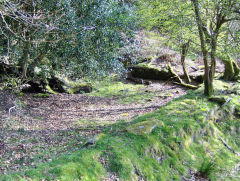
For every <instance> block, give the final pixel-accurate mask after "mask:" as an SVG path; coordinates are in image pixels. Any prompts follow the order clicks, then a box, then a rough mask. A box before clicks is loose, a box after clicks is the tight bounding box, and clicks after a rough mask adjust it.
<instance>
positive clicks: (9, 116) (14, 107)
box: [8, 106, 16, 118]
mask: <svg viewBox="0 0 240 181" xmlns="http://www.w3.org/2000/svg"><path fill="white" fill-rule="evenodd" d="M13 109H16V106H13V107H10V108H9V110H8V118H11V111H12V110H13Z"/></svg>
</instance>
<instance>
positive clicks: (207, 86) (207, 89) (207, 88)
mask: <svg viewBox="0 0 240 181" xmlns="http://www.w3.org/2000/svg"><path fill="white" fill-rule="evenodd" d="M192 2H193V6H194V12H195V16H196V22H197V25H198V32H199V37H200V42H201V50H202V54H203V61H204V67H205V69H204V70H205V73H204V94H205V95H207V96H212V95H213V81H212V79H211V78H210V75H209V73H210V70H209V65H208V52H207V48H206V42H205V38H204V31H203V24H202V20H201V17H200V12H199V4H198V0H192Z"/></svg>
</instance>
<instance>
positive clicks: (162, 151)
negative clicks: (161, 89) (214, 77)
mask: <svg viewBox="0 0 240 181" xmlns="http://www.w3.org/2000/svg"><path fill="white" fill-rule="evenodd" d="M124 86H125V85H122V87H124ZM229 86H230V87H231V86H232V85H230V84H229ZM125 88H126V87H125ZM128 88H129V87H128ZM132 90H134V89H132ZM109 92H110V91H109ZM113 92H115V91H113ZM228 96H229V97H230V98H231V101H229V102H228V104H226V105H224V106H228V105H232V106H233V107H237V106H239V96H238V95H236V94H234V95H228ZM224 106H219V105H218V104H217V103H214V102H209V101H208V99H207V98H206V97H204V96H202V95H201V94H198V91H191V92H190V93H189V94H188V95H186V96H184V97H181V98H178V99H175V100H174V101H172V102H170V103H169V104H168V105H167V106H165V107H161V108H160V109H159V110H157V111H155V112H153V113H149V114H146V115H144V116H141V117H139V118H137V119H135V120H133V121H132V122H130V123H119V124H115V125H114V126H112V127H109V128H106V129H105V130H104V131H103V132H104V134H103V136H102V137H101V138H100V139H99V140H98V141H97V143H96V144H94V145H93V146H90V147H82V148H79V151H76V152H74V153H72V154H70V155H65V156H62V157H60V158H59V159H57V160H54V161H51V162H50V163H48V164H42V165H40V166H38V167H37V168H36V169H32V170H28V171H23V172H22V173H17V174H14V175H12V174H9V175H7V176H2V177H0V179H1V180H11V179H12V180H14V179H16V178H18V177H21V178H28V180H31V179H33V180H34V179H35V180H41V179H45V180H69V181H71V180H103V179H105V178H109V176H108V175H111V174H112V175H117V177H118V178H120V180H123V181H128V180H129V181H132V180H136V181H137V180H141V179H143V180H150V181H158V180H159V181H161V180H182V179H183V176H184V177H186V178H190V177H191V176H192V175H191V174H190V170H191V173H195V174H197V175H199V176H200V177H203V178H208V179H210V180H218V179H219V178H221V179H222V180H238V179H239V176H240V175H239V173H238V172H236V171H234V167H235V166H236V165H237V164H238V163H239V162H240V159H239V156H237V155H236V154H234V153H233V151H232V150H230V149H229V148H228V147H227V146H226V145H224V143H223V141H224V142H225V143H226V144H228V146H229V147H231V148H232V149H233V150H234V151H235V152H240V144H239V135H240V134H239V128H240V123H239V122H240V120H239V119H238V118H237V117H234V115H233V116H231V117H223V116H225V115H226V114H225V112H226V110H227V108H225V107H224ZM221 110H222V112H224V114H222V115H221V114H219V115H218V117H215V116H214V113H216V112H220V111H221ZM214 111H215V112H214ZM142 126H143V127H142ZM139 127H140V128H141V129H142V130H143V131H142V132H141V131H139ZM153 127H154V128H153ZM144 128H145V129H144ZM142 133H143V134H142ZM145 133H146V134H145ZM17 176H18V177H17Z"/></svg>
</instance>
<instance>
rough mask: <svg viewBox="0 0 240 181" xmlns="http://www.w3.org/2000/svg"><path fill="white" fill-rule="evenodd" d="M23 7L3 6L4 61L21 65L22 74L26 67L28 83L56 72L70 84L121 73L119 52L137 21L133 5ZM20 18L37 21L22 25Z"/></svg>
mask: <svg viewBox="0 0 240 181" xmlns="http://www.w3.org/2000/svg"><path fill="white" fill-rule="evenodd" d="M19 3H20V4H19V5H17V4H15V3H14V1H10V2H8V1H5V0H4V2H3V3H1V4H0V12H1V14H4V15H3V16H2V21H1V27H2V31H1V34H0V36H1V38H2V39H1V41H0V44H1V47H2V51H1V52H0V56H6V57H7V59H8V61H9V62H11V63H12V65H14V66H17V65H20V67H21V68H20V69H18V71H19V72H20V73H22V72H23V69H24V67H25V69H26V70H27V75H28V76H29V77H33V76H34V75H36V76H37V78H39V77H41V78H43V79H44V78H48V77H49V76H51V75H52V74H54V71H53V70H56V71H58V72H61V73H62V74H63V73H64V74H65V75H66V76H68V77H71V78H80V77H86V76H89V77H94V78H96V77H98V76H100V75H107V74H108V73H109V72H118V73H119V72H121V71H122V70H123V66H122V64H121V63H120V62H119V61H118V59H119V58H120V57H121V55H120V54H119V49H120V48H124V47H125V45H126V43H127V42H128V38H129V37H130V38H131V37H132V33H131V32H132V30H133V29H134V25H135V23H134V22H135V19H136V18H135V10H134V8H133V5H132V4H130V3H121V1H120V0H106V1H100V0H93V1H78V0H69V1H51V2H47V1H38V2H34V3H33V1H31V0H30V1H29V3H26V2H25V1H21V2H19ZM16 6H19V7H20V8H19V9H17V8H16ZM7 7H8V8H7ZM15 11H18V13H19V14H17V13H16V12H15ZM2 12H4V13H2ZM21 13H25V15H26V17H28V18H29V19H33V20H31V21H28V20H24V19H23V18H22V17H23V16H21ZM12 14H14V16H12ZM15 15H16V17H15ZM33 15H34V16H33ZM13 17H15V18H13ZM38 17H41V18H38ZM25 21H27V23H24V22H25ZM32 21H33V22H32ZM22 32H24V33H22ZM128 44H129V42H128ZM46 60H47V61H46ZM36 70H37V71H36Z"/></svg>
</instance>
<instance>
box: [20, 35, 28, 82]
mask: <svg viewBox="0 0 240 181" xmlns="http://www.w3.org/2000/svg"><path fill="white" fill-rule="evenodd" d="M29 49H30V42H29V41H28V40H27V41H25V42H24V46H23V57H22V63H21V69H22V77H23V78H25V77H26V76H27V67H28V65H27V64H28V62H29V60H30V52H29Z"/></svg>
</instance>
